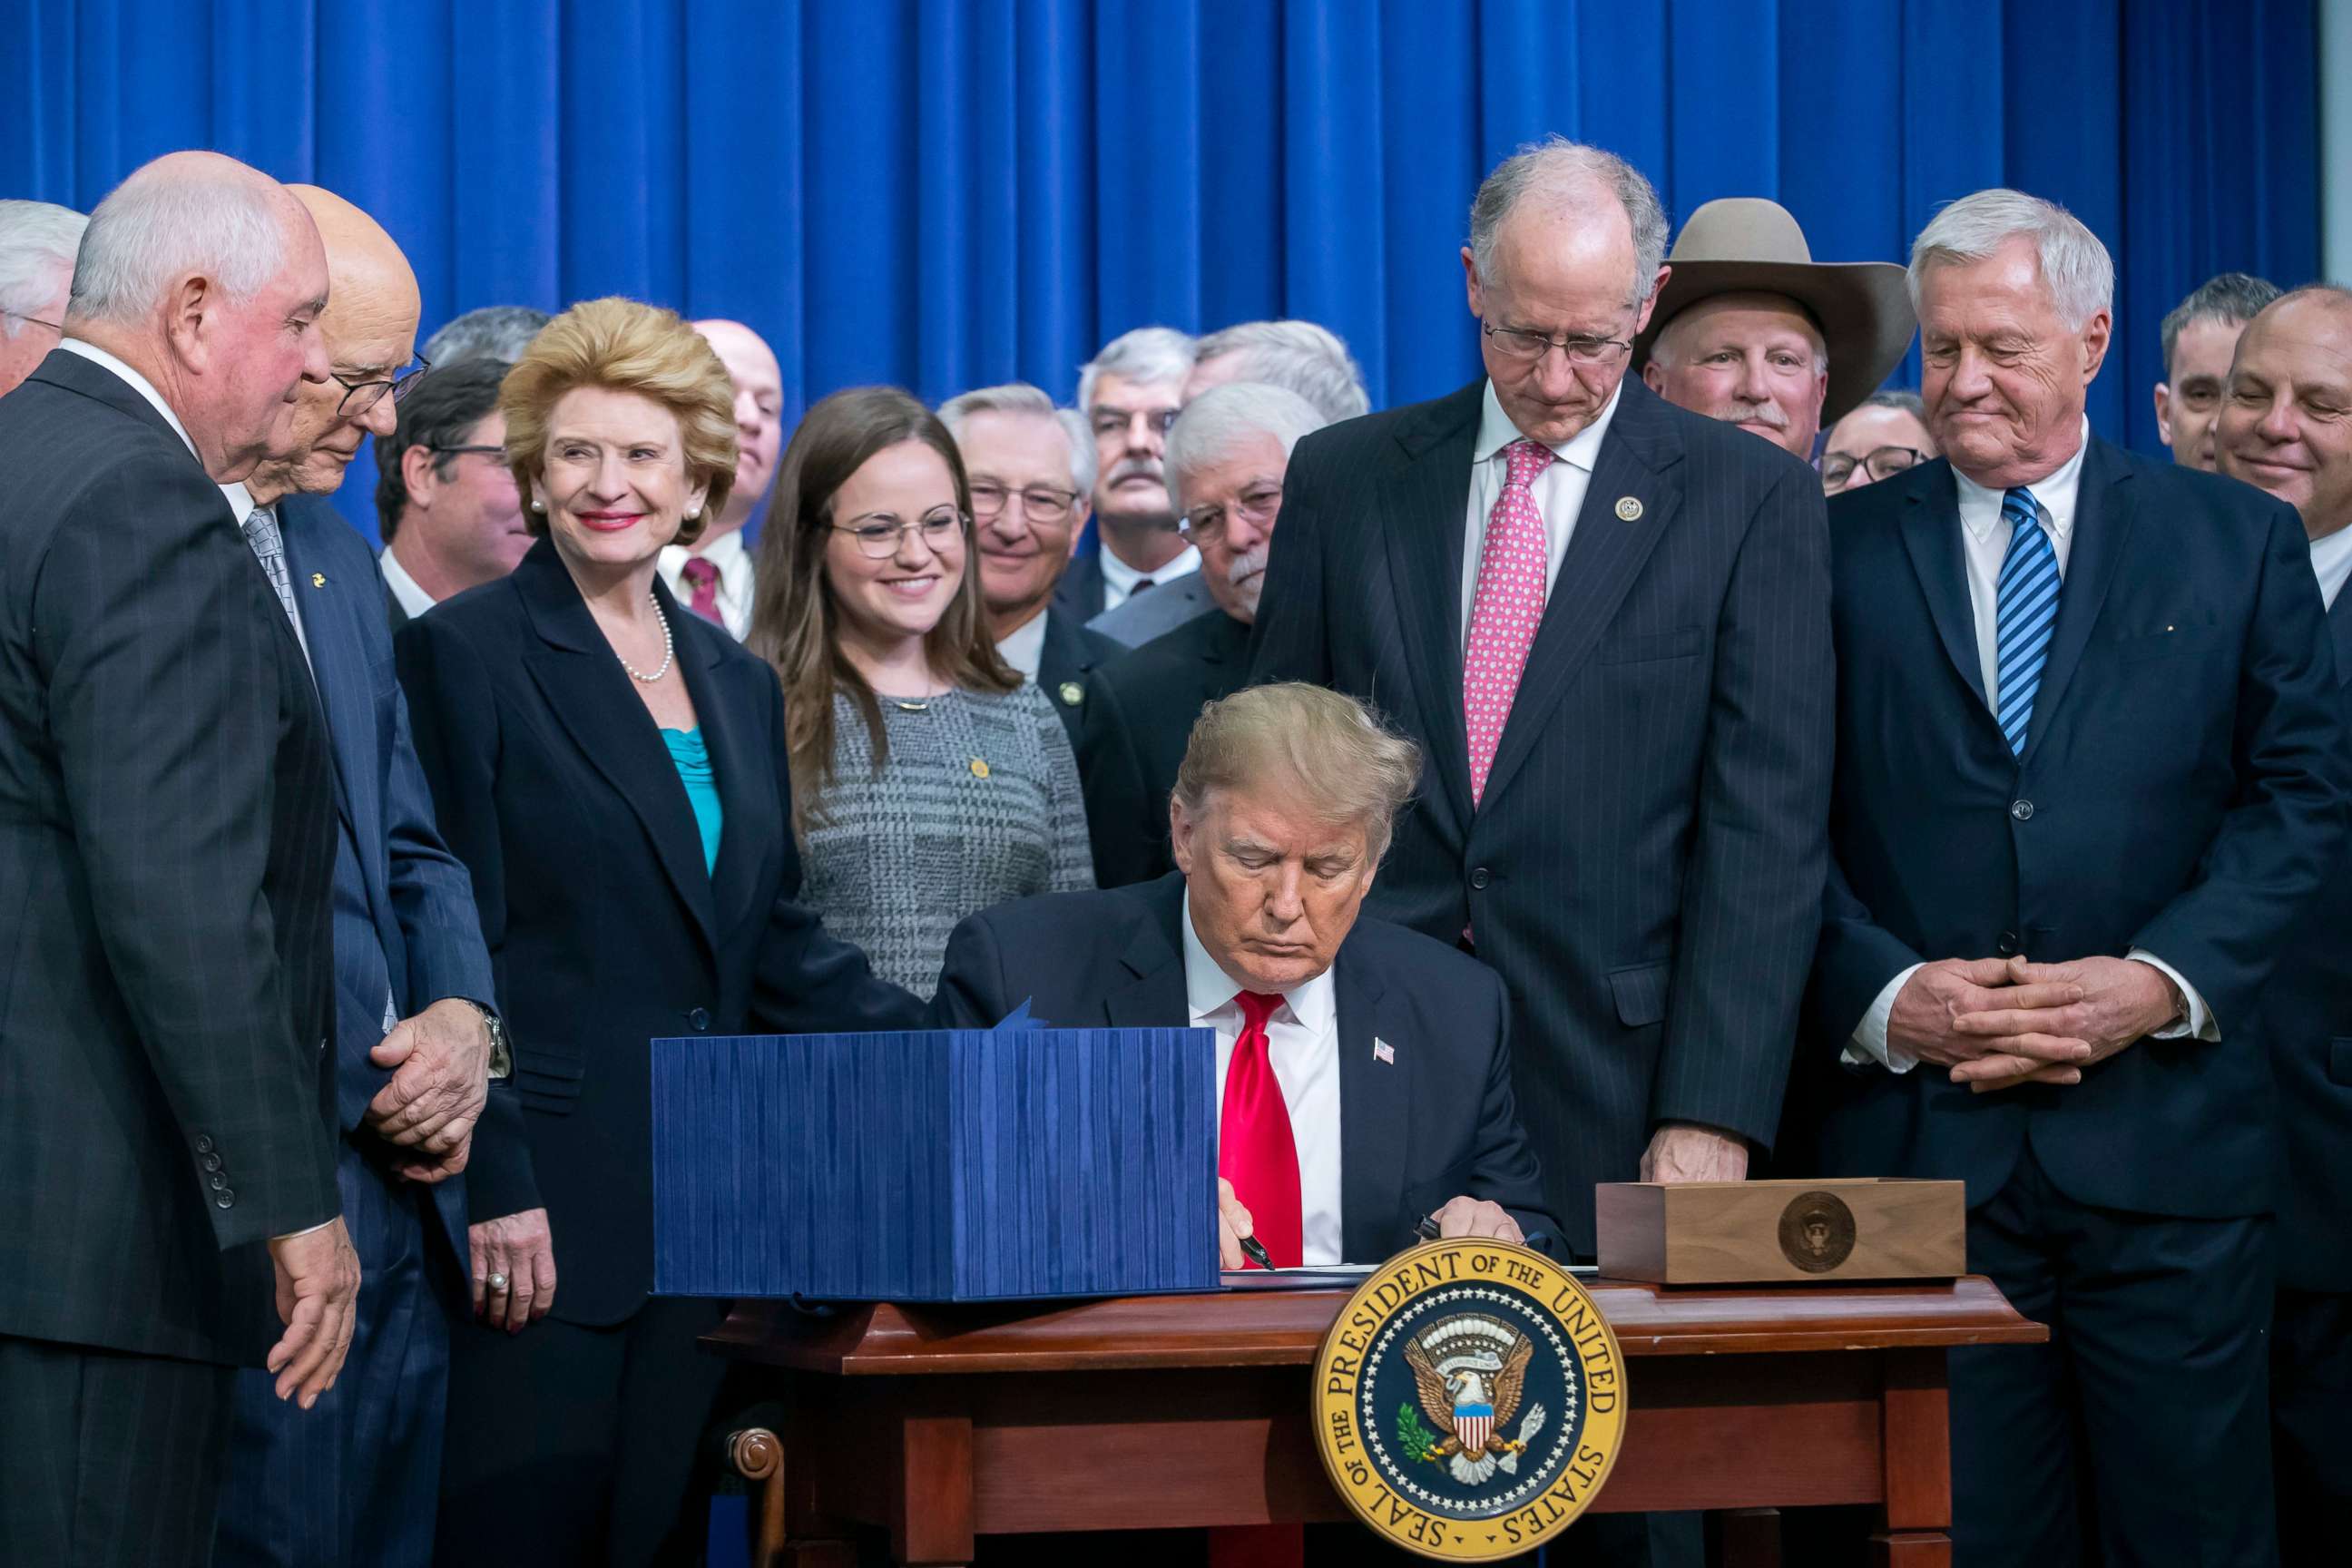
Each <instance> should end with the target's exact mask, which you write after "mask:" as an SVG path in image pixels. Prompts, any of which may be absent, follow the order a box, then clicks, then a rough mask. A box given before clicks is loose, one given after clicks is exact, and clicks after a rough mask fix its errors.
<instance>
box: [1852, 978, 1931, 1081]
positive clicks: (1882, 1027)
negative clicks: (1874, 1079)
mask: <svg viewBox="0 0 2352 1568" xmlns="http://www.w3.org/2000/svg"><path fill="white" fill-rule="evenodd" d="M1925 968H1927V965H1926V964H1924V963H1915V964H1913V965H1912V966H1911V967H1910V968H1908V969H1906V970H1904V971H1902V972H1901V973H1898V974H1896V975H1895V978H1894V979H1892V980H1890V981H1888V982H1887V983H1886V984H1885V986H1884V987H1882V988H1881V989H1880V991H1879V993H1878V996H1877V998H1876V1000H1874V1001H1873V1002H1872V1003H1871V1005H1870V1011H1868V1012H1867V1013H1864V1015H1863V1016H1862V1022H1861V1023H1859V1024H1857V1025H1855V1026H1854V1029H1853V1039H1851V1040H1849V1041H1847V1042H1846V1047H1845V1050H1844V1051H1843V1053H1841V1055H1840V1058H1839V1059H1840V1060H1842V1061H1843V1062H1844V1063H1845V1064H1846V1065H1847V1066H1848V1067H1857V1068H1863V1067H1868V1066H1870V1065H1871V1064H1872V1063H1874V1062H1875V1063H1876V1064H1877V1065H1878V1066H1880V1067H1883V1068H1885V1069H1886V1070H1887V1071H1889V1072H1909V1071H1910V1070H1911V1069H1912V1068H1915V1067H1917V1066H1918V1065H1919V1058H1917V1057H1916V1056H1913V1055H1912V1054H1911V1053H1910V1052H1909V1051H1906V1050H1905V1049H1904V1048H1903V1047H1901V1046H1898V1045H1896V1044H1895V1043H1894V1042H1893V1041H1891V1040H1889V1039H1888V1038H1887V1037H1886V1021H1887V1019H1889V1018H1890V1017H1892V1016H1894V1013H1895V997H1897V996H1899V995H1901V994H1903V987H1904V986H1905V985H1906V984H1909V983H1910V980H1911V977H1912V976H1913V975H1915V974H1916V973H1919V972H1920V971H1921V970H1923V969H1925Z"/></svg>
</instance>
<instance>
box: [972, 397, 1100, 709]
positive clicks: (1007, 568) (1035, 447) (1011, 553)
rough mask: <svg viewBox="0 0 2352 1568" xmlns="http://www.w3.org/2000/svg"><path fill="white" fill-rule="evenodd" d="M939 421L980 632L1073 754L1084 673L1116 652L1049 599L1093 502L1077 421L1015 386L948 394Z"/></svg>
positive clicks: (1085, 445)
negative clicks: (963, 509)
mask: <svg viewBox="0 0 2352 1568" xmlns="http://www.w3.org/2000/svg"><path fill="white" fill-rule="evenodd" d="M940 423H942V424H944V425H945V426H947V427H948V432H949V434H950V435H952V436H953V437H955V440H956V450H957V451H958V452H959V453H960V454H961V456H962V458H963V466H964V472H965V474H966V475H967V476H968V477H969V479H970V480H971V511H972V529H973V536H974V538H975V540H976V541H977V542H978V546H979V552H978V554H979V566H980V587H981V597H982V600H983V601H984V602H985V603H986V605H987V606H988V626H989V636H990V637H992V639H993V640H994V641H995V643H996V651H997V652H998V653H1000V654H1002V655H1003V656H1004V662H1005V663H1007V664H1009V665H1011V666H1012V667H1013V668H1014V669H1016V670H1018V671H1019V672H1020V674H1021V678H1022V679H1024V680H1026V681H1028V682H1029V683H1030V684H1031V685H1033V686H1034V687H1036V688H1038V689H1040V690H1042V691H1044V692H1045V697H1046V700H1049V701H1050V702H1052V703H1053V705H1054V711H1055V713H1056V714H1058V715H1060V717H1061V721H1062V728H1063V730H1064V731H1065V732H1066V734H1067V735H1068V736H1069V740H1070V744H1071V746H1072V747H1073V748H1074V749H1075V748H1076V745H1077V743H1078V731H1079V728H1080V720H1081V715H1082V714H1083V713H1084V712H1085V709H1086V698H1087V677H1088V676H1090V675H1092V674H1093V673H1094V670H1095V668H1096V667H1097V666H1098V665H1101V664H1104V663H1107V662H1108V661H1109V660H1110V659H1112V658H1117V657H1118V652H1119V646H1118V644H1117V643H1115V642H1112V641H1111V640H1110V639H1109V638H1108V637H1101V636H1099V635H1097V634H1096V633H1094V632H1090V631H1088V630H1087V628H1086V625H1085V622H1084V618H1083V617H1082V616H1076V615H1074V614H1072V613H1071V612H1070V611H1068V610H1066V609H1065V608H1064V607H1063V606H1062V605H1061V603H1060V601H1059V600H1058V599H1057V598H1056V597H1055V590H1056V589H1057V587H1058V586H1059V584H1061V582H1062V578H1063V574H1064V573H1065V572H1066V571H1067V570H1068V569H1069V565H1070V546H1071V543H1072V542H1073V541H1075V540H1076V538H1077V536H1078V531H1079V530H1080V529H1082V528H1084V527H1086V525H1087V511H1088V510H1089V509H1090V508H1091V506H1092V504H1093V502H1092V499H1091V498H1092V496H1093V493H1094V485H1095V454H1094V443H1093V441H1092V440H1090V439H1089V438H1088V437H1087V426H1086V421H1084V420H1082V419H1080V418H1079V417H1078V416H1076V414H1073V413H1071V412H1069V411H1067V410H1066V409H1057V408H1055V406H1054V400H1053V399H1052V398H1050V397H1048V396H1046V395H1045V393H1044V392H1042V391H1040V390H1039V389H1038V388H1036V387H1034V386H1031V385H1030V384H1027V383H1026V382H1018V381H1016V382H1008V383H1006V384H1004V385H1003V386H983V387H981V388H979V389H978V390H976V391H972V392H967V393H964V394H962V395H960V396H956V397H950V398H949V399H948V400H947V401H946V402H945V403H942V404H941V405H940Z"/></svg>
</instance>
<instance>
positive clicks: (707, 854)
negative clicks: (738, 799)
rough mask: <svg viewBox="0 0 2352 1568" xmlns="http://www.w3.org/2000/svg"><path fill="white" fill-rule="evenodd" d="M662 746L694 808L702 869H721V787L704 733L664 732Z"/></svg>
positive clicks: (689, 803)
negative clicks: (700, 844)
mask: <svg viewBox="0 0 2352 1568" xmlns="http://www.w3.org/2000/svg"><path fill="white" fill-rule="evenodd" d="M661 738H662V744H663V745H665V746H667V747H668V748H669V760H670V763H671V764H672V765H673V766H675V767H676V768H677V782H678V783H680V784H684V785H685V786H686V799H687V804H688V805H691V806H693V807H694V826H696V827H697V828H698V829H699V830H700V832H701V834H702V868H703V869H704V870H705V871H714V870H716V869H718V867H719V823H720V820H721V815H722V814H721V812H720V809H719V784H718V782H717V781H716V780H714V779H713V778H712V777H711V776H710V752H709V748H707V747H706V746H704V745H703V743H702V731H701V730H699V729H693V730H664V731H662V732H661Z"/></svg>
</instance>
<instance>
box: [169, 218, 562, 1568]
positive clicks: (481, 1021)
mask: <svg viewBox="0 0 2352 1568" xmlns="http://www.w3.org/2000/svg"><path fill="white" fill-rule="evenodd" d="M290 189H291V190H292V192H293V194H294V196H295V199H296V200H298V201H299V202H300V203H301V204H302V205H303V207H304V208H305V209H306V210H308V212H309V213H310V217H311V220H312V222H314V223H315V224H316V225H317V226H318V230H319V237H320V240H321V242H322V243H323V244H324V246H325V247H326V257H327V274H328V279H329V282H330V289H329V295H328V305H327V308H326V310H325V311H324V312H323V313H322V314H321V315H320V318H319V330H320V334H321V336H322V337H323V339H324V342H325V348H326V353H327V360H328V364H329V376H328V378H327V379H326V380H323V381H320V382H317V383H306V384H304V385H303V386H302V388H301V390H300V392H299V395H298V396H297V398H296V400H295V405H294V417H293V421H292V425H291V428H290V430H289V433H288V435H287V437H286V438H285V439H284V440H283V441H282V442H280V443H279V444H278V445H277V446H275V447H272V448H271V450H270V451H269V452H268V455H267V456H266V457H265V458H263V459H262V461H261V463H260V465H259V467H257V468H256V469H255V470H254V472H253V474H252V475H251V477H250V478H248V479H246V480H245V481H244V482H243V483H242V484H228V485H224V486H222V487H221V490H222V493H223V495H225V496H226V498H227V500H228V502H229V510H230V513H231V515H232V516H234V517H235V518H236V521H237V522H238V524H239V526H240V528H241V529H242V530H243V532H244V535H245V538H246V541H247V545H248V546H249V547H250V549H251V550H252V551H253V553H254V554H255V555H256V556H257V557H258V558H259V560H260V562H261V564H262V567H263V571H264V574H266V575H267V576H268V578H269V580H270V582H271V584H272V586H273V587H274V588H275V589H276V598H277V605H278V610H279V612H280V613H282V614H283V615H284V616H286V617H287V619H288V621H289V625H290V626H291V629H292V630H293V632H294V635H295V638H296V640H297V641H298V642H299V644H300V646H301V648H302V652H303V656H304V657H305V658H306V659H307V660H308V661H309V664H310V673H311V676H312V679H313V680H314V681H315V683H316V685H317V689H318V692H319V698H320V705H321V706H322V707H323V709H324V710H325V713H326V718H327V731H328V736H329V743H330V746H331V751H332V753H333V756H334V761H335V790H336V796H337V805H338V807H339V809H338V811H337V813H336V817H337V833H336V841H335V857H334V900H333V926H332V930H333V946H334V966H335V1032H334V1035H333V1037H332V1045H331V1049H332V1050H333V1053H334V1080H335V1103H336V1118H337V1131H338V1132H339V1133H340V1142H338V1144H337V1159H336V1170H335V1179H336V1185H337V1187H338V1188H339V1189H340V1192H341V1198H342V1206H343V1214H344V1216H345V1219H346V1222H347V1223H348V1224H349V1226H350V1227H351V1236H352V1246H353V1247H355V1248H356V1249H357V1250H358V1252H359V1256H360V1263H361V1268H362V1286H361V1290H360V1298H359V1310H358V1313H357V1316H356V1319H355V1321H354V1324H353V1330H352V1347H351V1353H350V1357H349V1359H348V1361H347V1362H346V1363H345V1364H344V1367H343V1373H342V1376H341V1378H340V1379H339V1380H338V1381H337V1382H336V1384H334V1386H333V1387H332V1388H331V1389H329V1390H328V1391H327V1393H326V1394H325V1396H324V1397H322V1398H321V1399H320V1401H319V1403H318V1405H317V1406H316V1407H315V1408H313V1409H310V1410H309V1411H291V1410H289V1409H288V1408H287V1407H286V1406H285V1405H281V1404H280V1403H278V1401H277V1400H275V1399H273V1398H271V1397H270V1388H269V1384H268V1381H267V1379H266V1378H265V1377H264V1376H263V1375H262V1374H260V1373H244V1374H241V1376H240V1379H239V1383H238V1386H237V1390H236V1404H235V1425H234V1427H233V1429H232V1433H231V1439H230V1443H229V1447H228V1451H227V1467H226V1468H227V1473H226V1486H225V1489H224V1493H223V1497H222V1503H221V1518H220V1531H219V1535H218V1538H217V1541H216V1543H215V1556H214V1561H215V1563H221V1564H259V1563H269V1564H283V1565H285V1568H295V1565H297V1564H299V1565H300V1568H338V1565H343V1564H360V1563H365V1564H382V1565H385V1568H392V1565H399V1564H415V1565H416V1568H423V1565H424V1564H425V1563H426V1562H427V1560H428V1559H429V1557H430V1555H431V1552H432V1542H433V1513H434V1503H435V1498H436V1492H437V1489H438V1488H437V1481H438V1477H439V1472H440V1456H441V1427H442V1410H443V1404H444V1397H445V1394H446V1386H447V1380H448V1362H449V1348H448V1335H449V1326H448V1318H449V1313H450V1312H451V1311H452V1310H463V1308H464V1306H465V1305H466V1292H465V1289H464V1286H463V1281H464V1280H465V1279H467V1273H468V1268H469V1263H468V1259H469V1257H470V1255H471V1254H472V1252H473V1251H474V1248H473V1247H472V1246H470V1245H469V1239H468V1226H467V1217H468V1216H467V1209H466V1204H467V1198H468V1196H469V1195H470V1197H471V1198H472V1200H473V1202H474V1205H476V1209H477V1214H476V1216H475V1217H477V1218H478V1219H480V1220H482V1221H483V1228H484V1230H485V1232H486V1233H487V1232H488V1231H489V1230H491V1229H498V1230H500V1231H502V1232H511V1233H530V1232H531V1231H532V1230H533V1227H534V1226H535V1229H536V1234H537V1236H538V1237H540V1243H541V1250H542V1251H543V1250H544V1246H545V1237H546V1234H547V1228H546V1223H545V1215H544V1214H543V1213H541V1215H538V1217H537V1218H536V1219H533V1218H531V1217H530V1216H529V1215H520V1216H516V1215H512V1210H514V1209H516V1208H520V1207H524V1206H526V1205H525V1204H524V1202H523V1201H521V1200H516V1201H513V1202H510V1203H509V1204H508V1205H507V1206H506V1207H504V1208H501V1207H500V1206H499V1201H500V1190H499V1184H498V1179H497V1171H496V1169H495V1162H493V1161H488V1160H485V1161H484V1162H483V1163H478V1164H476V1165H474V1167H473V1169H474V1171H475V1172H476V1173H477V1177H476V1180H475V1181H474V1182H473V1183H472V1184H471V1185H472V1187H473V1189H474V1190H473V1192H472V1193H471V1194H467V1191H466V1190H465V1189H466V1188H467V1185H468V1184H467V1182H466V1181H465V1180H464V1179H462V1178H461V1177H460V1174H459V1173H461V1172H465V1171H467V1168H468V1161H469V1158H470V1157H471V1156H472V1154H473V1153H474V1143H475V1142H476V1138H475V1134H476V1128H477V1123H478V1121H481V1120H482V1119H483V1117H484V1114H485V1102H486V1100H488V1075H489V1074H490V1073H491V1072H493V1071H499V1070H502V1068H503V1065H504V1064H503V1061H502V1060H497V1061H494V1059H493V1058H494V1057H497V1058H502V1057H503V1054H504V1053H503V1052H502V1051H498V1050H496V1049H495V1048H494V1047H495V1046H496V1044H497V1036H496V1021H495V1018H494V1016H493V1015H492V1013H491V1012H490V1007H491V1005H492V1001H493V995H494V993H493V989H492V984H491V973H490V963H489V956H488V952H487V951H486V950H485V948H484V946H483V942H482V933H481V926H480V923H479V921H478V919H477V916H476V913H475V910H474V899H473V889H472V883H471V882H470V880H469V879H468V878H467V873H466V870H465V868H464V867H463V866H461V865H460V864H459V863H458V862H457V859H456V858H454V857H452V856H451V855H450V853H449V852H448V850H447V849H446V847H443V845H442V842H441V839H440V837H439V835H438V834H437V833H436V831H435V828H434V825H433V803H432V797H431V795H429V794H428V793H427V791H426V788H425V782H424V777H423V775H422V774H421V773H419V772H418V771H417V765H416V756H415V752H414V751H413V750H412V749H411V747H410V744H409V739H408V711H407V709H406V707H405V706H404V702H403V700H402V696H401V691H400V687H399V685H398V684H397V683H396V682H394V681H391V680H387V679H380V678H379V677H380V672H382V671H383V670H385V669H388V668H390V665H391V659H392V647H391V642H390V637H389V635H388V633H387V632H386V630H385V627H384V618H383V590H382V589H381V587H380V586H379V585H378V580H377V577H376V574H375V563H374V561H373V557H372V556H371V554H370V552H369V551H368V547H367V544H366V542H364V541H363V540H362V539H361V537H360V536H359V535H358V534H357V533H355V532H353V531H352V528H351V526H350V525H349V524H348V523H346V522H344V521H343V520H342V517H341V514H340V513H338V512H337V511H336V510H334V508H333V507H332V506H331V505H329V504H328V502H327V501H326V500H325V499H324V498H325V497H327V496H328V495H331V494H332V493H333V492H334V491H335V490H336V489H339V488H340V487H341V484H342V482H343V471H344V469H345V468H347V467H348V466H349V465H350V463H351V460H352V457H353V456H354V455H355V454H356V453H357V452H358V451H359V447H360V443H361V441H362V439H364V438H365V437H367V436H368V435H369V434H370V433H371V432H373V434H375V435H377V436H380V437H381V436H385V435H388V434H389V433H390V432H391V430H392V428H393V418H394V415H393V410H394V404H395V403H396V402H397V401H398V399H399V398H400V397H401V395H402V394H403V393H404V390H405V389H406V387H407V386H408V385H409V384H411V380H412V378H413V376H414V374H415V366H414V365H413V363H412V362H413V361H414V359H415V353H414V350H415V339H416V317H417V291H416V279H415V275H414V274H413V273H412V272H411V271H410V270H409V267H408V261H407V258H405V257H404V256H403V255H402V254H401V251H400V247H399V246H397V245H395V244H394V243H393V239H392V237H391V236H390V235H388V234H386V233H385V232H384V231H383V228H382V227H381V226H379V225H378V224H377V223H376V221H375V220H374V219H373V218H372V217H370V216H368V215H367V214H365V213H363V212H362V211H361V210H360V209H359V208H357V207H355V206H353V205H352V204H351V203H349V202H347V201H345V200H343V199H342V198H341V196H338V195H334V194H333V193H331V192H329V191H322V190H319V189H317V188H315V187H313V186H308V185H296V186H292V187H290ZM497 1099H498V1100H499V1107H498V1108H494V1110H493V1111H492V1118H493V1120H495V1117H496V1115H497V1113H498V1111H499V1110H504V1111H506V1113H507V1114H508V1115H509V1116H510V1117H511V1119H512V1120H511V1124H510V1125H508V1126H507V1127H506V1128H505V1129H504V1131H506V1132H507V1133H508V1139H507V1141H506V1142H505V1143H504V1145H503V1147H504V1148H505V1150H506V1152H508V1153H509V1155H510V1156H512V1157H514V1158H518V1159H523V1160H525V1161H526V1162H527V1156H524V1155H522V1153H521V1127H520V1114H519V1112H516V1111H514V1110H512V1108H511V1104H510V1100H509V1096H508V1094H507V1092H506V1090H505V1089H503V1088H501V1089H500V1090H499V1094H498V1096H497ZM496 1141H497V1140H496V1139H495V1136H494V1135H493V1134H492V1133H490V1132H488V1131H486V1132H485V1133H484V1134H483V1137H482V1142H484V1143H485V1144H486V1145H487V1144H489V1143H492V1142H496ZM524 1168H525V1170H527V1169H528V1165H527V1163H526V1164H525V1166H524ZM528 1185H529V1184H528V1180H527V1179H526V1180H525V1181H524V1182H523V1184H522V1186H523V1187H524V1189H525V1190H526V1191H527V1189H528ZM507 1190H508V1191H509V1192H511V1191H512V1190H513V1188H512V1185H511V1184H509V1187H508V1189H507ZM543 1261H544V1263H545V1265H546V1267H547V1268H549V1269H550V1271H551V1270H552V1267H553V1260H552V1257H551V1255H550V1256H549V1257H547V1258H544V1259H543ZM542 1300H544V1298H542Z"/></svg>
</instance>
